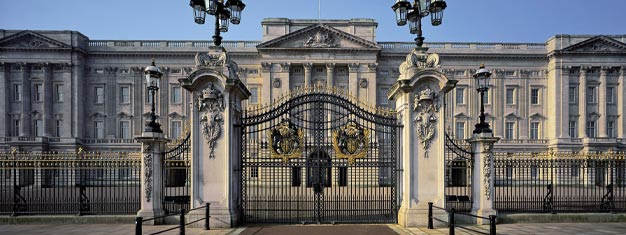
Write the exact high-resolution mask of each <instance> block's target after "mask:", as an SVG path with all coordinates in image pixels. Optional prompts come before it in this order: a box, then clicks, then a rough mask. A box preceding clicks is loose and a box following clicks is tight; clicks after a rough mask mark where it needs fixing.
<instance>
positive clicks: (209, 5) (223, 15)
mask: <svg viewBox="0 0 626 235" xmlns="http://www.w3.org/2000/svg"><path fill="white" fill-rule="evenodd" d="M189 5H190V6H191V7H192V8H193V16H194V20H195V21H196V23H197V24H204V19H205V17H206V13H209V15H214V16H215V34H214V35H213V44H215V46H219V45H220V44H222V36H220V32H224V33H225V32H228V22H229V21H230V23H233V24H235V25H236V24H239V22H240V21H241V11H243V9H244V8H245V7H246V4H243V2H242V1H241V0H229V1H228V2H226V4H224V0H191V1H190V2H189Z"/></svg>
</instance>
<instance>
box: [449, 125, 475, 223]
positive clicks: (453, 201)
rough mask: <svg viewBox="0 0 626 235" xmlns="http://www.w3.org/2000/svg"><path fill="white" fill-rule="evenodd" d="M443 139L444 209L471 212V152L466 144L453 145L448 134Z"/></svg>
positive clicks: (453, 142)
mask: <svg viewBox="0 0 626 235" xmlns="http://www.w3.org/2000/svg"><path fill="white" fill-rule="evenodd" d="M445 137H446V140H445V150H444V154H445V172H446V182H445V196H446V208H448V209H450V208H454V209H455V210H456V211H461V212H468V211H471V210H472V167H473V161H472V152H471V151H470V148H469V146H468V145H467V144H465V145H464V146H463V145H459V144H457V143H455V141H454V140H452V138H450V136H449V135H448V133H445ZM461 141H463V140H461Z"/></svg>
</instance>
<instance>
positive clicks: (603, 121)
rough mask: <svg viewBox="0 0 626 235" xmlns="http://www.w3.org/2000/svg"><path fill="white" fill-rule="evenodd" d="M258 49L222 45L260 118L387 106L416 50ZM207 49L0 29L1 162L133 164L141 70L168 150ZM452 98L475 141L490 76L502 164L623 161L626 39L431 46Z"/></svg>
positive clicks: (326, 27) (291, 30)
mask: <svg viewBox="0 0 626 235" xmlns="http://www.w3.org/2000/svg"><path fill="white" fill-rule="evenodd" d="M261 25H262V40H261V41H225V42H223V43H222V46H224V47H225V49H226V50H227V51H228V56H229V57H230V59H231V60H233V61H235V62H236V63H237V64H238V66H239V71H238V72H239V77H240V79H241V80H243V82H244V83H245V84H246V85H247V87H248V89H249V90H250V92H251V93H252V96H251V97H250V99H249V100H248V101H246V102H245V103H246V105H247V108H254V107H255V106H262V105H263V104H267V103H270V102H272V99H276V98H279V97H280V96H282V95H284V94H286V93H288V92H289V91H291V90H294V89H297V88H299V87H305V86H311V85H314V84H319V83H322V84H326V85H329V86H334V87H337V88H339V89H343V90H345V91H348V92H349V93H351V94H352V95H354V96H356V97H358V98H359V99H360V100H362V101H365V102H367V103H369V104H370V105H372V106H380V107H384V108H394V104H393V101H390V100H389V99H388V96H387V93H388V90H389V89H390V88H391V86H392V85H393V84H394V82H395V81H396V80H397V78H398V76H399V65H400V64H401V62H403V61H404V60H405V57H406V55H407V54H408V53H409V52H410V50H411V49H412V48H413V47H414V44H413V43H412V42H378V41H377V40H376V28H377V23H376V22H375V21H374V20H372V19H351V20H321V21H318V20H294V19H284V18H268V19H265V20H263V22H261ZM211 45H212V42H210V41H160V40H149V41H145V40H144V41H141V40H130V41H121V40H91V39H89V38H88V37H87V36H85V35H83V34H81V33H80V32H76V31H37V30H36V31H31V30H0V93H2V94H3V97H2V98H0V110H1V111H2V114H1V115H0V149H5V150H6V149H8V148H10V147H13V146H14V147H18V148H19V149H20V150H50V151H58V150H72V149H76V148H77V147H79V146H82V147H86V148H87V149H88V150H99V151H109V150H111V151H137V150H138V149H139V147H140V145H139V144H138V143H136V142H135V140H134V139H133V138H134V137H135V136H138V135H141V132H142V130H143V128H144V122H146V120H147V119H148V115H149V111H150V99H149V98H150V97H148V95H147V94H148V93H147V90H146V85H145V80H144V75H143V69H144V68H145V66H147V65H149V63H150V61H151V58H155V59H156V62H157V65H158V66H160V67H161V69H162V71H164V73H165V74H164V76H163V79H162V81H161V88H160V90H159V92H158V94H157V97H156V98H157V99H156V100H157V101H156V105H157V110H156V112H157V114H158V121H159V122H160V123H161V125H162V129H163V130H164V132H165V133H166V134H167V135H168V136H169V137H170V138H172V139H175V138H179V137H180V136H181V135H182V133H183V132H184V129H185V126H186V125H187V123H188V121H189V115H190V112H191V111H190V108H191V106H190V104H191V102H192V100H191V97H190V94H189V93H188V92H187V91H186V90H184V89H183V88H182V87H181V86H180V85H179V82H178V79H180V78H185V77H187V75H188V74H189V73H190V72H191V71H192V70H193V68H194V66H195V64H196V63H195V56H196V54H197V53H198V52H204V51H206V50H207V48H208V47H209V46H211ZM425 46H426V47H429V48H430V50H429V53H437V54H438V55H439V60H440V61H439V64H440V66H441V70H442V71H443V72H444V73H445V74H446V76H447V77H448V79H455V80H458V81H459V82H458V84H457V87H456V88H455V90H453V91H452V92H450V93H448V94H447V95H446V97H445V112H446V120H445V126H446V127H447V132H448V133H449V134H450V135H451V137H452V138H454V139H457V140H462V139H467V138H469V137H470V136H471V133H472V130H473V129H474V127H473V125H474V124H475V123H477V117H478V115H479V109H480V108H479V107H480V102H479V101H480V100H479V97H478V93H477V92H476V90H475V88H474V81H473V79H472V74H473V73H474V72H475V70H476V69H478V67H479V65H480V64H481V63H484V64H485V65H486V67H487V68H488V69H491V70H492V73H493V75H492V80H491V89H490V90H489V91H488V95H487V96H486V98H485V104H486V106H485V111H486V113H487V121H488V122H489V124H490V125H491V128H492V130H493V131H494V135H495V136H496V137H500V138H501V140H500V141H499V142H498V143H497V144H496V149H499V150H501V151H524V152H529V151H545V150H547V149H555V150H559V151H581V150H582V151H606V150H609V149H612V150H624V149H626V118H625V117H624V110H625V109H626V103H625V101H626V99H625V97H624V95H625V94H626V87H625V86H624V83H625V78H624V77H625V72H624V67H626V34H625V35H556V36H554V37H552V38H549V39H548V40H547V41H546V42H545V43H482V42H472V43H461V42H451V43H448V42H433V43H426V44H425Z"/></svg>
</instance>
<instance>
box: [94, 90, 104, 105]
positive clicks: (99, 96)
mask: <svg viewBox="0 0 626 235" xmlns="http://www.w3.org/2000/svg"><path fill="white" fill-rule="evenodd" d="M96 104H104V87H96Z"/></svg>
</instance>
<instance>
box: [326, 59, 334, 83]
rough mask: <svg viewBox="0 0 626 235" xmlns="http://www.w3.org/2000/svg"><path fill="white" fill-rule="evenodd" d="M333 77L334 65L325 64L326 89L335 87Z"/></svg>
mask: <svg viewBox="0 0 626 235" xmlns="http://www.w3.org/2000/svg"><path fill="white" fill-rule="evenodd" d="M334 76H335V63H328V64H326V85H327V86H328V87H333V86H335V80H334V79H333V77H334Z"/></svg>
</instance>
